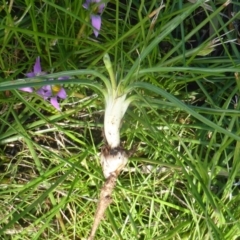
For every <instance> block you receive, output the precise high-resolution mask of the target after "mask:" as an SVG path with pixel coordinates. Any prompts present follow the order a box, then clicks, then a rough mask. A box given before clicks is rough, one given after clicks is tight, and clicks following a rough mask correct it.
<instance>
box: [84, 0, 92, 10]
mask: <svg viewBox="0 0 240 240" xmlns="http://www.w3.org/2000/svg"><path fill="white" fill-rule="evenodd" d="M90 3H91V0H86V2H85V3H84V4H83V5H82V6H83V7H84V8H85V9H89V5H90Z"/></svg>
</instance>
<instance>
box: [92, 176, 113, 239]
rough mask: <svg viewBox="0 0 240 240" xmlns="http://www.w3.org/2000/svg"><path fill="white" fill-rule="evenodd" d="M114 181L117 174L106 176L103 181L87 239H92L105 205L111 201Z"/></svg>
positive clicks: (105, 207)
mask: <svg viewBox="0 0 240 240" xmlns="http://www.w3.org/2000/svg"><path fill="white" fill-rule="evenodd" d="M116 181H117V175H116V174H112V175H110V176H109V177H108V178H107V180H106V182H105V183H104V185H103V187H102V188H101V193H100V199H99V202H98V206H97V211H96V213H95V216H94V222H93V226H92V230H91V232H90V235H89V237H88V240H93V239H94V236H95V234H96V231H97V228H98V226H99V224H100V222H101V220H102V218H103V216H104V213H105V211H106V209H107V207H108V206H109V205H110V204H111V202H112V192H113V189H114V187H115V185H116Z"/></svg>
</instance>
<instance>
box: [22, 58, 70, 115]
mask: <svg viewBox="0 0 240 240" xmlns="http://www.w3.org/2000/svg"><path fill="white" fill-rule="evenodd" d="M45 74H46V72H42V68H41V64H40V57H37V59H36V62H35V64H34V67H33V72H30V73H27V74H26V76H27V77H29V78H30V77H36V76H41V75H45ZM66 79H69V77H67V76H63V77H59V78H58V80H66ZM53 89H54V90H53ZM56 89H57V90H56ZM20 90H22V91H25V92H33V91H34V89H33V88H32V87H24V88H20ZM37 94H38V95H39V96H41V97H42V98H43V99H44V100H47V99H48V98H50V103H51V104H52V105H53V107H55V108H56V109H57V110H59V111H60V106H59V103H58V97H59V98H61V99H65V98H66V97H67V93H66V91H65V89H64V88H62V87H61V86H57V87H56V86H55V85H53V86H51V85H46V86H43V87H41V88H40V89H39V90H37Z"/></svg>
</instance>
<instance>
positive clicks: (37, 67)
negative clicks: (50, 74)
mask: <svg viewBox="0 0 240 240" xmlns="http://www.w3.org/2000/svg"><path fill="white" fill-rule="evenodd" d="M33 72H34V73H35V74H38V73H41V72H42V68H41V63H40V57H37V59H36V62H35V64H34V67H33Z"/></svg>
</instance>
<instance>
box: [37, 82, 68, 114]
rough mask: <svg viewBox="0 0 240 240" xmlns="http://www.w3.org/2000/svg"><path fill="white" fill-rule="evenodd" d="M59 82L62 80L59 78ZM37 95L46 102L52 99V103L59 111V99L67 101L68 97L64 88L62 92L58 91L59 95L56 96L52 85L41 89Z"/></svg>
mask: <svg viewBox="0 0 240 240" xmlns="http://www.w3.org/2000/svg"><path fill="white" fill-rule="evenodd" d="M65 79H66V78H65ZM58 80H61V79H60V78H58ZM37 94H38V95H40V96H41V97H42V98H43V99H45V100H46V99H48V98H50V103H51V104H52V105H53V106H54V107H55V108H56V109H57V110H59V111H60V106H59V102H58V97H59V98H61V99H65V98H66V97H67V93H66V91H65V89H64V88H62V87H61V88H60V90H58V91H57V93H56V94H54V91H53V89H52V87H51V86H50V85H46V86H43V87H41V88H40V89H39V90H38V91H37Z"/></svg>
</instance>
